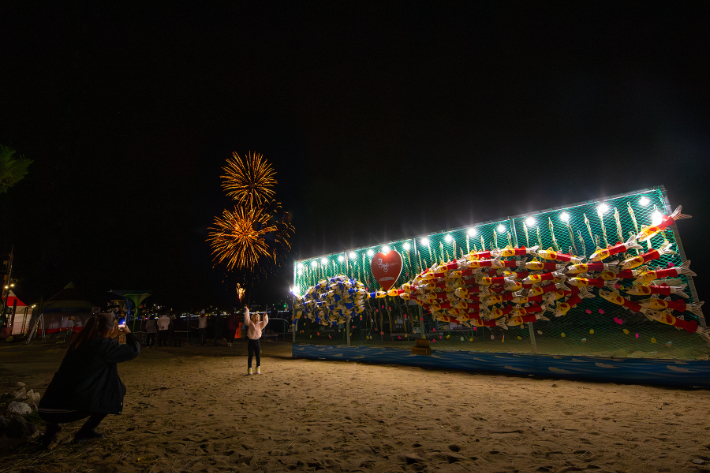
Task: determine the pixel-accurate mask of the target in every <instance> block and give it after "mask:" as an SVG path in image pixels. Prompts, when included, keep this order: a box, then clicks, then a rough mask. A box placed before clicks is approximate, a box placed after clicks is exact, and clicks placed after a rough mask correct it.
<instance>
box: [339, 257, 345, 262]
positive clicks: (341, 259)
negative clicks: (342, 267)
mask: <svg viewBox="0 0 710 473" xmlns="http://www.w3.org/2000/svg"><path fill="white" fill-rule="evenodd" d="M344 260H345V257H343V255H339V256H338V262H340V263H342V262H343V261H344Z"/></svg>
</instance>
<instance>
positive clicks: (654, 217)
mask: <svg viewBox="0 0 710 473" xmlns="http://www.w3.org/2000/svg"><path fill="white" fill-rule="evenodd" d="M662 220H663V214H662V213H661V212H659V211H658V210H654V211H653V213H652V214H651V224H653V225H658V224H659V223H661V221H662Z"/></svg>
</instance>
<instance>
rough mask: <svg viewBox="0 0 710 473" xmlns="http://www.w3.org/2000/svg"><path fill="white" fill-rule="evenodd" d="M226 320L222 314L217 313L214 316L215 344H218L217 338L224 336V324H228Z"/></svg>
mask: <svg viewBox="0 0 710 473" xmlns="http://www.w3.org/2000/svg"><path fill="white" fill-rule="evenodd" d="M226 322H227V321H226V320H225V318H224V317H222V316H221V315H219V314H218V315H217V316H215V318H214V346H217V340H220V339H222V338H224V326H225V325H226Z"/></svg>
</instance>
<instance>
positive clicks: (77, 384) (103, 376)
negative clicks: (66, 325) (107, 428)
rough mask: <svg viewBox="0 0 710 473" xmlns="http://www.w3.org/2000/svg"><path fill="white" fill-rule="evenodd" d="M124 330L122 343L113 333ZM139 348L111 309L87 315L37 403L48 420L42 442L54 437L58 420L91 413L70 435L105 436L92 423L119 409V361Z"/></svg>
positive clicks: (46, 443)
mask: <svg viewBox="0 0 710 473" xmlns="http://www.w3.org/2000/svg"><path fill="white" fill-rule="evenodd" d="M119 331H122V332H123V333H124V334H126V344H125V345H121V344H119V343H118V342H117V341H116V340H114V338H115V337H116V336H117V335H118V333H119ZM139 353H140V343H139V342H138V339H137V338H136V337H135V335H133V334H132V333H131V331H130V330H129V329H128V327H126V326H123V325H122V326H120V328H119V326H118V321H117V320H115V319H114V318H113V315H111V314H100V315H95V316H92V317H91V318H89V320H88V321H87V322H86V324H85V325H84V328H83V329H82V330H81V332H79V333H78V334H77V335H76V336H75V337H74V339H73V340H72V342H71V343H70V344H69V348H68V350H67V353H66V355H65V356H64V359H63V360H62V364H61V365H60V366H59V370H58V371H57V372H56V374H55V375H54V378H53V379H52V382H51V383H49V386H48V387H47V391H46V393H45V394H44V397H43V398H42V400H41V401H40V403H39V415H40V417H41V418H42V419H43V420H44V421H45V422H46V423H47V431H46V432H45V434H44V437H42V444H43V446H44V447H48V446H49V444H50V443H51V442H52V440H54V439H55V438H56V437H57V434H58V433H59V431H60V430H62V429H61V427H60V426H59V424H64V423H66V422H74V421H77V420H79V419H84V418H86V417H88V418H89V419H88V420H87V421H86V423H85V424H84V425H83V427H82V428H81V429H79V431H78V432H77V433H76V434H75V435H74V441H75V442H83V441H86V440H91V439H99V438H103V435H102V434H99V433H97V432H96V431H95V430H94V429H95V428H96V427H97V426H98V425H99V423H100V422H101V421H102V420H103V419H104V417H106V416H107V415H108V414H120V413H121V411H122V410H123V396H124V395H125V394H126V386H125V385H124V384H123V383H122V382H121V378H120V377H119V376H118V366H117V364H118V363H121V362H122V361H129V360H132V359H133V358H135V357H136V356H138V354H139Z"/></svg>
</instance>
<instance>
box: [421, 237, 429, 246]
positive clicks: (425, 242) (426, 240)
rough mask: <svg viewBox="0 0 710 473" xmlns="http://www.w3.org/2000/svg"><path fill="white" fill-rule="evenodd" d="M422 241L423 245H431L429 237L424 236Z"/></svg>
mask: <svg viewBox="0 0 710 473" xmlns="http://www.w3.org/2000/svg"><path fill="white" fill-rule="evenodd" d="M420 241H421V242H422V245H424V246H429V239H428V238H422V239H421V240H420Z"/></svg>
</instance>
